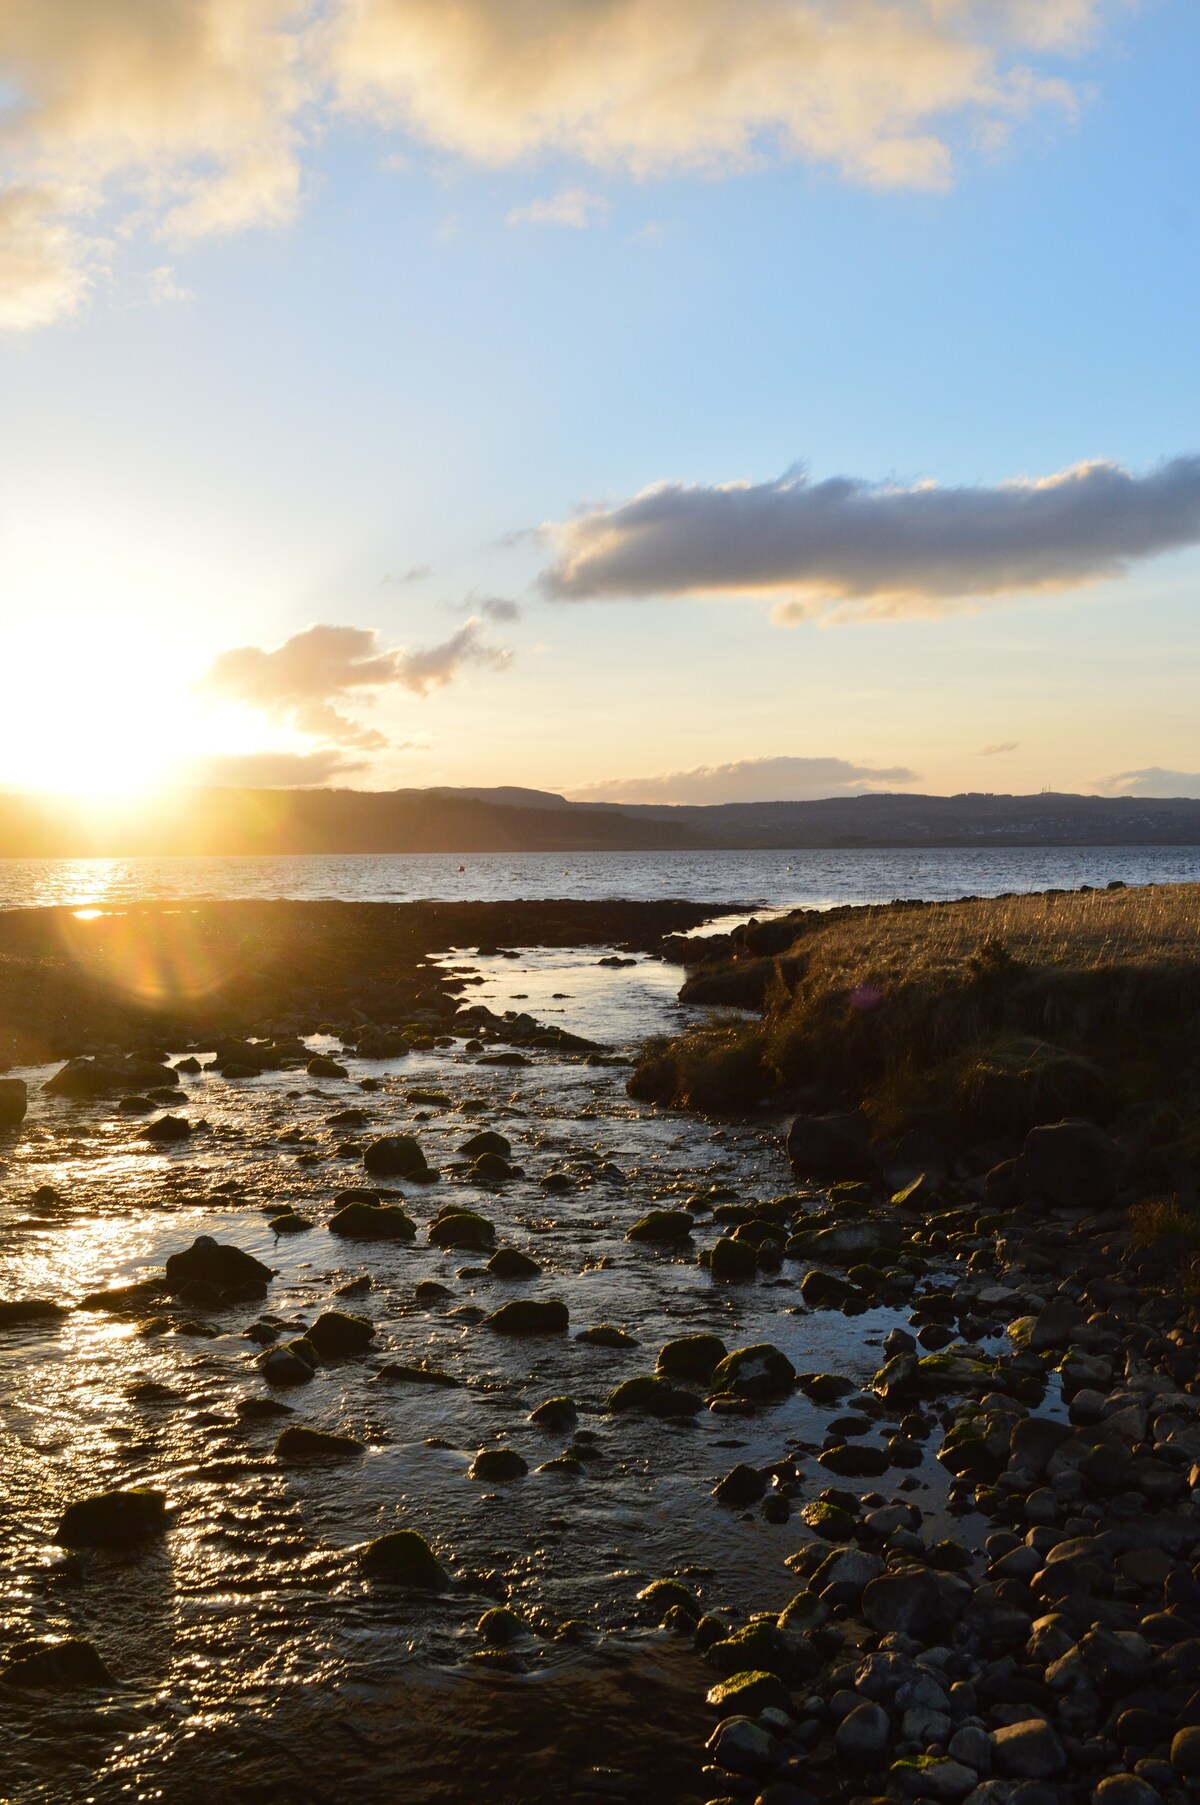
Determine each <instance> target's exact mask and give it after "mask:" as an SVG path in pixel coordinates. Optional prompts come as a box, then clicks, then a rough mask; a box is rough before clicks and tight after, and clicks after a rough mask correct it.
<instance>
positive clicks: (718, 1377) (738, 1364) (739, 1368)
mask: <svg viewBox="0 0 1200 1805" xmlns="http://www.w3.org/2000/svg"><path fill="white" fill-rule="evenodd" d="M795 1382H796V1369H795V1367H794V1366H793V1365H792V1363H791V1361H790V1360H789V1359H788V1357H787V1355H786V1354H784V1353H782V1352H781V1351H780V1350H779V1348H777V1347H774V1346H772V1344H771V1343H770V1342H769V1341H763V1342H758V1343H756V1345H755V1346H753V1347H742V1348H736V1349H735V1350H734V1352H733V1353H732V1354H726V1356H725V1358H724V1359H723V1360H722V1361H720V1363H719V1364H718V1365H717V1367H716V1369H715V1371H714V1372H713V1376H712V1390H713V1391H714V1392H722V1391H731V1392H734V1393H735V1394H736V1395H737V1396H738V1397H743V1398H754V1399H769V1398H780V1397H786V1396H787V1395H788V1393H789V1392H790V1391H791V1390H792V1387H793V1386H794V1385H795Z"/></svg>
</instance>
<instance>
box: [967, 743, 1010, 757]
mask: <svg viewBox="0 0 1200 1805" xmlns="http://www.w3.org/2000/svg"><path fill="white" fill-rule="evenodd" d="M1020 743H1021V742H1020V740H997V741H996V743H995V745H994V746H981V747H980V748H979V751H978V752H977V753H976V754H975V756H976V758H995V757H997V755H998V754H999V753H1001V752H1015V751H1016V750H1017V747H1018V746H1019V745H1020Z"/></svg>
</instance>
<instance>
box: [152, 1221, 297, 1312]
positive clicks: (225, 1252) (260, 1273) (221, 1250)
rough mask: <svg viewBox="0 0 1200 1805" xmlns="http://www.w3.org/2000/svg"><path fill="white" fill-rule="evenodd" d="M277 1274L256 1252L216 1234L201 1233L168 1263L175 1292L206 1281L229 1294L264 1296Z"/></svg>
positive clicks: (168, 1276)
mask: <svg viewBox="0 0 1200 1805" xmlns="http://www.w3.org/2000/svg"><path fill="white" fill-rule="evenodd" d="M273 1277H274V1274H273V1272H272V1270H271V1268H270V1267H269V1266H264V1265H263V1263H262V1261H261V1260H256V1259H255V1258H254V1255H253V1254H249V1253H245V1252H244V1251H243V1250H242V1249H241V1248H240V1247H234V1246H232V1245H231V1244H229V1243H228V1242H222V1241H216V1240H214V1238H213V1237H212V1235H197V1236H196V1239H195V1240H194V1241H193V1242H192V1245H191V1246H190V1247H186V1248H184V1249H183V1250H182V1251H181V1252H180V1253H173V1254H171V1255H170V1257H169V1258H168V1260H167V1265H166V1284H167V1289H168V1291H170V1292H173V1293H175V1294H178V1293H179V1292H181V1291H183V1290H185V1289H186V1288H187V1287H188V1286H189V1285H196V1284H202V1285H212V1286H214V1287H215V1289H216V1290H217V1291H218V1292H220V1293H222V1294H225V1295H232V1296H235V1297H239V1298H240V1297H262V1296H264V1295H265V1293H266V1289H267V1284H268V1282H269V1281H270V1279H272V1278H273Z"/></svg>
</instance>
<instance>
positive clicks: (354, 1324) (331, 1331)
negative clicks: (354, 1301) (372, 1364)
mask: <svg viewBox="0 0 1200 1805" xmlns="http://www.w3.org/2000/svg"><path fill="white" fill-rule="evenodd" d="M305 1339H306V1340H307V1341H311V1343H312V1345H313V1346H314V1347H315V1348H316V1350H317V1352H318V1354H320V1356H321V1358H322V1360H340V1359H343V1358H346V1357H347V1356H349V1355H353V1354H362V1353H365V1352H366V1350H367V1348H369V1347H370V1345H371V1343H372V1342H373V1341H374V1339H375V1330H374V1328H373V1327H372V1325H371V1324H370V1323H369V1322H368V1321H367V1319H366V1318H365V1317H364V1316H349V1315H347V1314H345V1313H344V1312H343V1311H341V1310H326V1311H325V1312H324V1313H323V1314H322V1315H320V1316H318V1318H317V1320H316V1322H314V1323H313V1325H312V1327H311V1329H309V1330H308V1331H307V1333H306V1336H305Z"/></svg>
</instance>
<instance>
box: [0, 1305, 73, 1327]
mask: <svg viewBox="0 0 1200 1805" xmlns="http://www.w3.org/2000/svg"><path fill="white" fill-rule="evenodd" d="M66 1314H67V1312H66V1311H65V1309H64V1308H63V1306H62V1305H61V1304H56V1303H54V1302H52V1300H51V1299H50V1298H48V1297H14V1298H5V1299H4V1300H3V1301H0V1329H24V1328H33V1327H34V1326H35V1325H36V1324H37V1323H46V1324H49V1323H52V1322H58V1321H60V1320H61V1318H62V1317H64V1316H65V1315H66Z"/></svg>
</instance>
